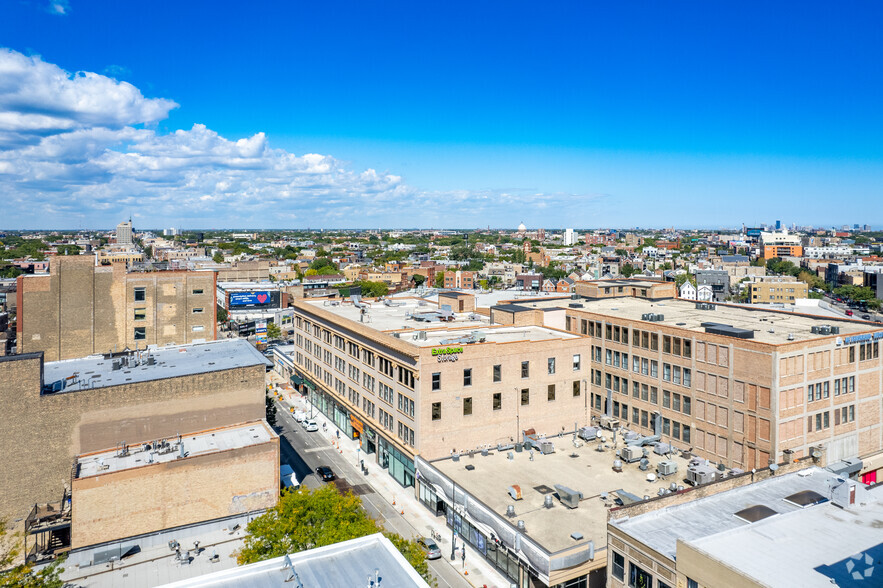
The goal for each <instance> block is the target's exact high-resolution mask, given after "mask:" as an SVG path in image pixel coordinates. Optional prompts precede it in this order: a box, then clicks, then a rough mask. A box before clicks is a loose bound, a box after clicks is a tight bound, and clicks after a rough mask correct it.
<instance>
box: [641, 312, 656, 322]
mask: <svg viewBox="0 0 883 588" xmlns="http://www.w3.org/2000/svg"><path fill="white" fill-rule="evenodd" d="M652 316H653V313H650V312H645V313H644V314H642V315H641V320H642V321H652V320H653V319H652V318H650V317H652Z"/></svg>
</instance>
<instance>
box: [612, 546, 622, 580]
mask: <svg viewBox="0 0 883 588" xmlns="http://www.w3.org/2000/svg"><path fill="white" fill-rule="evenodd" d="M611 573H612V575H613V577H614V578H616V579H617V580H619V581H620V582H624V581H625V557H623V556H622V555H621V554H619V553H616V552H615V551H614V552H613V568H612V571H611Z"/></svg>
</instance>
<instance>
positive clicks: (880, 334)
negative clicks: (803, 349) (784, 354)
mask: <svg viewBox="0 0 883 588" xmlns="http://www.w3.org/2000/svg"><path fill="white" fill-rule="evenodd" d="M878 339H883V331H877V332H876V333H865V334H863V335H853V336H852V337H844V338H843V344H844V345H851V344H853V343H861V342H864V341H877V340H878ZM433 351H435V349H433Z"/></svg>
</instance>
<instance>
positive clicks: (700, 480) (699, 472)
mask: <svg viewBox="0 0 883 588" xmlns="http://www.w3.org/2000/svg"><path fill="white" fill-rule="evenodd" d="M717 474H718V472H717V470H716V469H714V468H713V467H711V466H710V465H707V464H696V465H691V466H690V467H688V468H687V482H689V483H690V484H692V485H693V486H699V485H701V484H708V483H710V482H714V481H715V480H716V479H717Z"/></svg>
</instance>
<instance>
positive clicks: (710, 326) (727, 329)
mask: <svg viewBox="0 0 883 588" xmlns="http://www.w3.org/2000/svg"><path fill="white" fill-rule="evenodd" d="M701 326H703V327H705V332H706V333H710V334H712V335H724V336H726V337H736V338H738V339H754V331H752V330H750V329H740V328H739V327H734V326H733V325H724V324H721V323H702V325H701Z"/></svg>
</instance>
